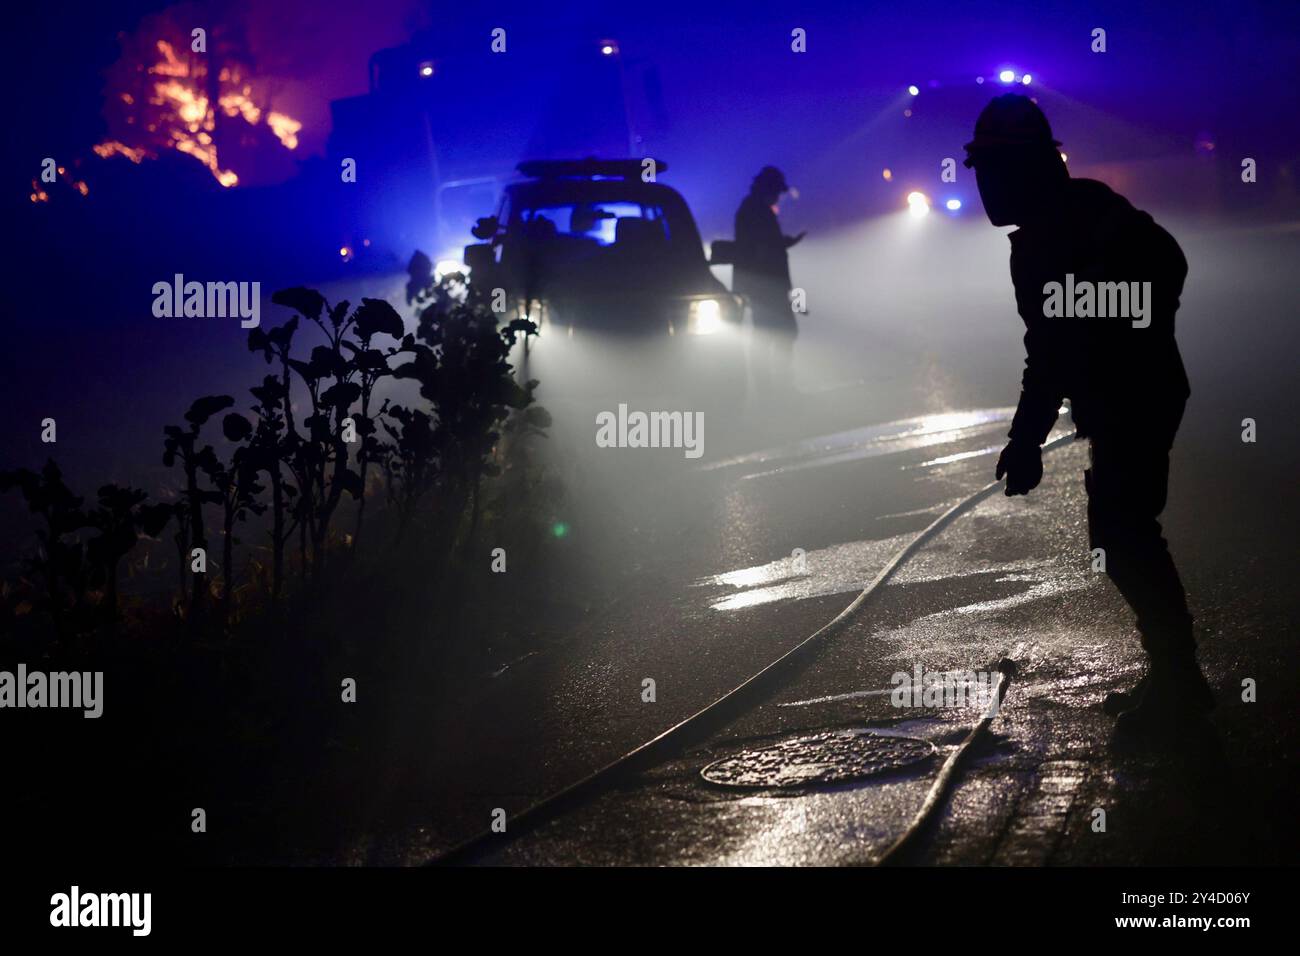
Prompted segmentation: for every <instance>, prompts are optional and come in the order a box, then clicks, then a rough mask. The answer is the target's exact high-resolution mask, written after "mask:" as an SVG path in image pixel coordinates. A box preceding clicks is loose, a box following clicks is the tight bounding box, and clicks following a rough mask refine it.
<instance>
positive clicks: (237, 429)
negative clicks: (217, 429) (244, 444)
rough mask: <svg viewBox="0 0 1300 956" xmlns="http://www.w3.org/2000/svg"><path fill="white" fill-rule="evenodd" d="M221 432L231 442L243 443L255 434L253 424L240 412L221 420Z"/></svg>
mask: <svg viewBox="0 0 1300 956" xmlns="http://www.w3.org/2000/svg"><path fill="white" fill-rule="evenodd" d="M221 430H222V431H223V432H225V435H226V437H227V438H228V439H230V440H231V441H243V440H244V439H245V438H247V437H248V436H249V435H251V434H252V433H253V423H252V422H250V421H249V420H248V419H247V418H245V417H244V416H243V415H241V414H239V412H231V413H230V414H229V415H227V416H226V417H225V418H223V419H222V420H221Z"/></svg>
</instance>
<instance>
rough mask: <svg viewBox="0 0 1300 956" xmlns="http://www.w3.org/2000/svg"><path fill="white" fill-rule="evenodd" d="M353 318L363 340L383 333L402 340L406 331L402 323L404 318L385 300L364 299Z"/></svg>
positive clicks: (358, 333)
mask: <svg viewBox="0 0 1300 956" xmlns="http://www.w3.org/2000/svg"><path fill="white" fill-rule="evenodd" d="M353 318H354V319H355V321H356V323H357V335H359V336H360V337H361V338H363V339H369V338H370V337H371V336H373V335H378V334H380V333H381V332H382V333H383V334H384V335H391V336H392V337H393V338H395V339H400V338H401V337H402V334H403V333H404V332H405V331H406V326H405V325H404V324H403V322H402V317H401V316H400V315H398V314H397V310H396V309H394V308H393V307H392V306H391V305H389V304H388V303H387V302H385V301H384V300H383V299H362V300H361V305H360V307H358V309H357V312H356V315H355V316H353Z"/></svg>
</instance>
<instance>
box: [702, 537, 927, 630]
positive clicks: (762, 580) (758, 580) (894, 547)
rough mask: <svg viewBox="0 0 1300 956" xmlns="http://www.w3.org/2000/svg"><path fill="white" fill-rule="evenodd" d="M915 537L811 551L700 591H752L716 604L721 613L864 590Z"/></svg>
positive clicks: (718, 578)
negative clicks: (738, 589) (718, 588)
mask: <svg viewBox="0 0 1300 956" xmlns="http://www.w3.org/2000/svg"><path fill="white" fill-rule="evenodd" d="M913 537H914V535H911V534H902V535H895V536H894V537H892V538H880V539H877V540H874V541H851V542H849V543H847V544H836V545H832V546H831V547H829V548H820V549H818V550H816V551H810V552H808V553H807V554H806V555H804V556H803V557H802V558H801V559H799V560H798V561H796V559H795V558H793V557H789V558H779V559H777V560H776V561H770V562H768V563H767V564H760V565H756V566H754V567H752V568H741V569H739V570H736V571H727V572H724V573H723V574H715V575H712V576H711V577H707V578H701V579H700V580H698V581H696V582H695V586H696V587H730V588H749V589H750V590H746V591H743V592H742V593H739V594H731V595H728V596H727V597H724V598H721V599H720V600H716V601H714V602H713V603H712V604H710V605H709V606H710V607H711V608H712V609H713V610H715V611H735V610H737V609H739V608H746V607H754V606H756V605H759V604H770V603H772V602H773V601H794V600H801V599H803V598H812V597H822V596H824V595H827V594H843V593H845V592H849V591H860V590H862V585H863V582H864V581H870V580H871V579H872V578H873V577H875V576H876V574H877V573H879V571H880V569H881V568H883V567H884V566H885V564H886V562H888V561H889V559H890V558H891V557H893V556H894V554H895V553H897V551H898V550H899V549H900V548H902V547H903V546H905V545H906V544H907V542H908V541H910V540H912V538H913Z"/></svg>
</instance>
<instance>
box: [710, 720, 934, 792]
mask: <svg viewBox="0 0 1300 956" xmlns="http://www.w3.org/2000/svg"><path fill="white" fill-rule="evenodd" d="M935 752H936V748H935V746H934V744H932V743H931V742H930V741H928V740H922V739H920V738H919V737H909V736H906V735H903V734H900V733H897V732H895V733H881V732H879V731H877V730H874V729H872V730H868V729H855V730H837V731H831V732H828V733H823V734H816V735H814V736H811V737H798V738H795V739H792V740H784V741H782V742H780V743H778V744H774V745H773V746H770V747H759V748H755V749H751V750H743V751H741V752H740V753H737V754H732V755H731V756H730V757H724V758H722V759H721V760H715V761H714V762H713V763H711V764H709V765H708V766H707V767H705V768H704V769H703V770H701V771H700V776H701V777H703V778H704V780H705V781H707V782H708V783H711V784H713V785H715V786H720V787H739V788H743V789H750V790H759V789H783V788H790V787H809V786H829V785H832V784H837V783H845V782H847V781H850V780H861V779H864V778H866V777H874V776H878V775H880V774H884V773H889V772H892V771H896V770H901V769H903V768H905V767H910V766H912V765H914V764H919V763H921V762H923V761H926V760H929V759H930V758H931V757H933V756H934V754H935Z"/></svg>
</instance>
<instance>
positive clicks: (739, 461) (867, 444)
mask: <svg viewBox="0 0 1300 956" xmlns="http://www.w3.org/2000/svg"><path fill="white" fill-rule="evenodd" d="M1014 413H1015V409H1014V408H982V409H974V410H972V411H965V412H944V413H941V414H936V415H920V416H917V417H915V418H904V419H901V420H899V421H894V422H885V423H884V424H882V425H869V426H867V427H865V428H854V429H850V430H849V431H844V432H835V433H833V434H830V435H819V436H817V437H816V438H808V439H804V440H803V441H797V442H793V443H791V444H789V445H782V446H780V447H777V448H765V449H763V450H761V451H755V452H749V453H747V454H744V455H736V456H733V457H731V458H724V459H722V460H720V461H716V462H711V463H710V464H708V465H705V466H703V468H702V470H704V471H716V470H719V469H724V468H742V469H746V470H745V471H744V472H743V473H742V474H741V475H739V477H740V478H742V479H752V478H763V477H767V476H769V475H777V474H786V473H789V472H795V471H803V470H806V469H808V468H823V467H826V466H827V465H836V464H840V463H843V462H848V461H858V460H860V459H864V458H877V457H880V456H882V455H893V454H897V453H899V452H905V451H913V450H915V449H918V448H928V447H931V446H933V445H943V444H949V443H951V442H955V441H960V440H961V439H963V438H968V437H970V436H972V435H977V434H980V433H981V432H985V431H988V430H990V429H994V428H1000V427H1001V426H1002V425H1004V424H1006V423H1007V422H1009V421H1010V420H1011V416H1012V415H1013V414H1014ZM782 463H784V464H782Z"/></svg>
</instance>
